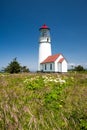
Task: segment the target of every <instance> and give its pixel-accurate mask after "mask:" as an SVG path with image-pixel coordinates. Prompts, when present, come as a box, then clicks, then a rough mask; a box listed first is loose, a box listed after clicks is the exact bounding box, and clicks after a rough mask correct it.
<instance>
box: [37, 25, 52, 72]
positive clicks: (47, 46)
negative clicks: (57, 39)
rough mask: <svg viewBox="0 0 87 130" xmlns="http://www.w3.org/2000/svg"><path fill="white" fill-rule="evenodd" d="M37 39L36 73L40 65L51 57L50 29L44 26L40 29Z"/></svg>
mask: <svg viewBox="0 0 87 130" xmlns="http://www.w3.org/2000/svg"><path fill="white" fill-rule="evenodd" d="M39 31H40V37H39V59H38V71H41V67H40V63H41V62H42V61H43V60H45V59H46V58H47V57H48V56H51V55H52V52H51V37H50V28H49V27H48V26H47V25H46V24H44V25H43V26H42V27H41V28H40V29H39Z"/></svg>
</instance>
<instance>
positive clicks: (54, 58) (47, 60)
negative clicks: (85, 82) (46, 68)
mask: <svg viewBox="0 0 87 130" xmlns="http://www.w3.org/2000/svg"><path fill="white" fill-rule="evenodd" d="M59 56H60V54H55V55H52V56H48V57H47V58H46V59H45V60H44V61H43V62H41V64H44V63H50V62H54V61H55V60H56V59H57V58H58V57H59Z"/></svg>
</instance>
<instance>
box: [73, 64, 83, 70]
mask: <svg viewBox="0 0 87 130" xmlns="http://www.w3.org/2000/svg"><path fill="white" fill-rule="evenodd" d="M74 70H75V71H84V68H83V66H81V65H78V66H76V67H75V69H74Z"/></svg>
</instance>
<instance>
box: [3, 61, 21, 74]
mask: <svg viewBox="0 0 87 130" xmlns="http://www.w3.org/2000/svg"><path fill="white" fill-rule="evenodd" d="M4 71H5V72H8V73H19V72H20V71H21V66H20V64H19V63H18V61H17V58H14V59H13V61H11V63H10V64H9V65H8V66H7V67H6V68H5V70H4Z"/></svg>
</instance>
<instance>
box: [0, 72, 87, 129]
mask: <svg viewBox="0 0 87 130" xmlns="http://www.w3.org/2000/svg"><path fill="white" fill-rule="evenodd" d="M0 130H87V73H76V72H75V73H74V72H73V73H67V74H58V73H56V74H55V73H54V74H51V73H50V74H46V73H43V74H40V73H29V74H0Z"/></svg>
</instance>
